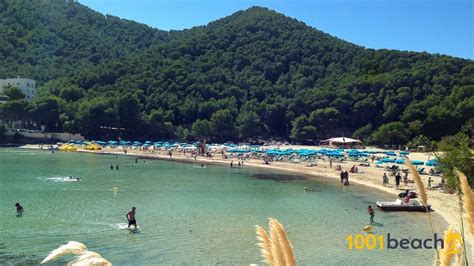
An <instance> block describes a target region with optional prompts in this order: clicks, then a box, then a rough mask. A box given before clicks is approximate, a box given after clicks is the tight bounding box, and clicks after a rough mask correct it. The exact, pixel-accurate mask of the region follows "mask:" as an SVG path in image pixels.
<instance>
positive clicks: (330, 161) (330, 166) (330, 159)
mask: <svg viewBox="0 0 474 266" xmlns="http://www.w3.org/2000/svg"><path fill="white" fill-rule="evenodd" d="M329 168H332V158H331V157H329Z"/></svg>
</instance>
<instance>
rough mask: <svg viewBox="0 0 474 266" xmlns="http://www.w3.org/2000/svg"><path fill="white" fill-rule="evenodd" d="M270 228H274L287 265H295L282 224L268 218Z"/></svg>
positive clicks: (291, 248)
mask: <svg viewBox="0 0 474 266" xmlns="http://www.w3.org/2000/svg"><path fill="white" fill-rule="evenodd" d="M270 224H271V226H270V228H274V229H275V231H277V235H278V238H279V242H280V245H281V247H282V248H283V254H284V255H285V260H286V264H287V265H296V261H295V256H294V255H293V246H292V245H291V243H290V240H288V237H287V236H286V233H285V229H283V226H282V225H281V224H280V223H279V222H278V221H277V220H275V219H270Z"/></svg>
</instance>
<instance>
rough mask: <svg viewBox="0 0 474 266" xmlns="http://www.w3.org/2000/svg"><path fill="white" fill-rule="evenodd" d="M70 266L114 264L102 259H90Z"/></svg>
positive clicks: (107, 265) (104, 265)
mask: <svg viewBox="0 0 474 266" xmlns="http://www.w3.org/2000/svg"><path fill="white" fill-rule="evenodd" d="M68 265H69V266H112V263H110V262H108V261H107V260H106V259H104V258H102V257H100V258H88V259H84V260H80V261H77V262H72V263H70V264H68Z"/></svg>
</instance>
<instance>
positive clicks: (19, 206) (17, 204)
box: [15, 202, 24, 217]
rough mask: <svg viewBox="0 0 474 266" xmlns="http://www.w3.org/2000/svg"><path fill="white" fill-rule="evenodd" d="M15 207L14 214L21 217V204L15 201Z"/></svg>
mask: <svg viewBox="0 0 474 266" xmlns="http://www.w3.org/2000/svg"><path fill="white" fill-rule="evenodd" d="M15 207H16V216H17V217H21V216H22V215H23V211H24V209H23V206H21V204H20V203H18V202H17V203H15Z"/></svg>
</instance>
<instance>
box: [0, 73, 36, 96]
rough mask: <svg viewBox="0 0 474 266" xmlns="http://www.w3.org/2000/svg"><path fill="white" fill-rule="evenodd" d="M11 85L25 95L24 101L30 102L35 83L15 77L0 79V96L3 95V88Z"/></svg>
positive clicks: (34, 91)
mask: <svg viewBox="0 0 474 266" xmlns="http://www.w3.org/2000/svg"><path fill="white" fill-rule="evenodd" d="M7 85H12V86H14V87H17V88H19V89H20V90H21V91H22V92H23V93H24V94H25V95H26V97H25V99H27V100H31V99H33V97H34V96H35V93H36V82H35V81H34V80H32V79H29V78H24V77H17V78H12V79H0V94H3V87H5V86H7Z"/></svg>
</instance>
